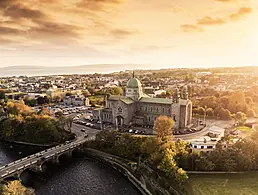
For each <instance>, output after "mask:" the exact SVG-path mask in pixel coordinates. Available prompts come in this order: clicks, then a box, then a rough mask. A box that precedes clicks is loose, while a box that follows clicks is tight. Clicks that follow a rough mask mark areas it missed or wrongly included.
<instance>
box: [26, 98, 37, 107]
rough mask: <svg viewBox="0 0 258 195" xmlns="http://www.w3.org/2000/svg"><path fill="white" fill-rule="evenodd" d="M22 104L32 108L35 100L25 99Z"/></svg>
mask: <svg viewBox="0 0 258 195" xmlns="http://www.w3.org/2000/svg"><path fill="white" fill-rule="evenodd" d="M24 102H25V104H26V105H28V106H30V107H34V106H35V105H36V100H35V99H34V98H30V97H28V98H25V99H24Z"/></svg>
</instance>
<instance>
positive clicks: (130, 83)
mask: <svg viewBox="0 0 258 195" xmlns="http://www.w3.org/2000/svg"><path fill="white" fill-rule="evenodd" d="M141 86H142V84H141V82H140V81H139V80H138V79H137V78H131V79H129V81H128V82H127V85H126V87H128V88H139V87H141Z"/></svg>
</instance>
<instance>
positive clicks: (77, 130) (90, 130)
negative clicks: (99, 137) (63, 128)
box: [72, 123, 101, 137]
mask: <svg viewBox="0 0 258 195" xmlns="http://www.w3.org/2000/svg"><path fill="white" fill-rule="evenodd" d="M81 129H85V132H82V131H81ZM100 131H101V130H98V129H93V128H90V127H87V126H85V125H79V124H76V123H73V126H72V132H73V133H75V134H76V136H77V137H79V136H84V135H85V134H88V135H89V136H92V135H96V134H97V133H99V132H100Z"/></svg>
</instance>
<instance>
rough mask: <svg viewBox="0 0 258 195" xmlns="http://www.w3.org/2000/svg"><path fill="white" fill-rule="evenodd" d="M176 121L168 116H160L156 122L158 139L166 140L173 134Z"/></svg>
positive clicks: (155, 128)
mask: <svg viewBox="0 0 258 195" xmlns="http://www.w3.org/2000/svg"><path fill="white" fill-rule="evenodd" d="M173 127H174V121H173V119H172V118H170V117H168V116H159V117H158V118H157V119H156V120H155V122H154V131H155V132H156V133H157V137H160V138H164V137H167V136H171V135H172V134H173V131H172V130H173Z"/></svg>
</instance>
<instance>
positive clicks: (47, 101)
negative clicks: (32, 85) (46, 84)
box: [37, 96, 49, 105]
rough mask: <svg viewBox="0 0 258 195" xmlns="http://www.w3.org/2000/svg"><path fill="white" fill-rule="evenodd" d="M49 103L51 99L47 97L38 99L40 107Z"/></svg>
mask: <svg viewBox="0 0 258 195" xmlns="http://www.w3.org/2000/svg"><path fill="white" fill-rule="evenodd" d="M48 103H49V98H48V97H47V96H44V97H41V96H40V97H38V98H37V104H38V105H43V104H48Z"/></svg>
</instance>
